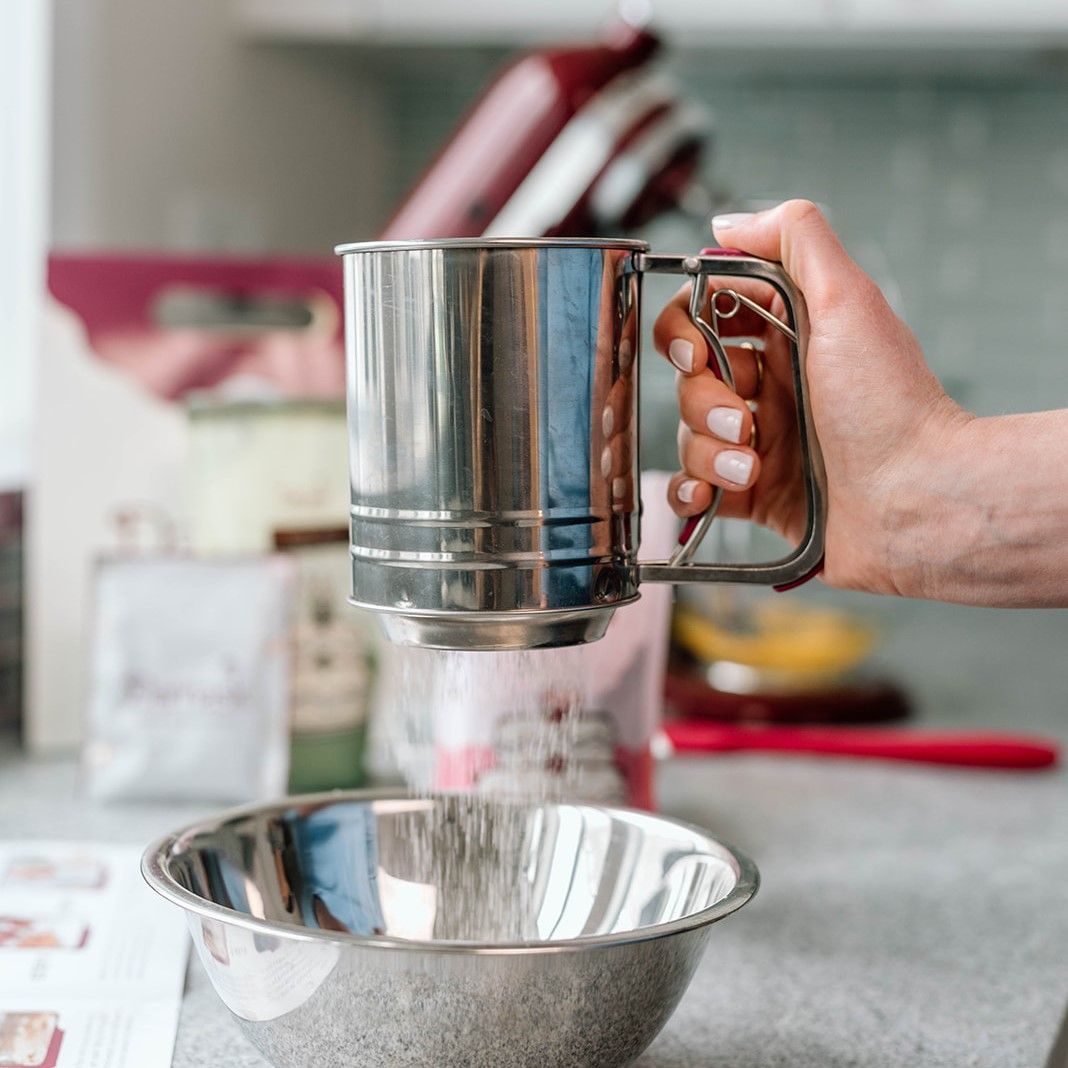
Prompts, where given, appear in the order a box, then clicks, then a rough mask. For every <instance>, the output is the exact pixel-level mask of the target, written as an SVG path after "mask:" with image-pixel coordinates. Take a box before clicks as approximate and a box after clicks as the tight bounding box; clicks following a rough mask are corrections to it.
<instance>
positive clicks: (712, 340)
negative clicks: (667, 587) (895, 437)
mask: <svg viewBox="0 0 1068 1068" xmlns="http://www.w3.org/2000/svg"><path fill="white" fill-rule="evenodd" d="M636 267H637V270H639V271H641V272H644V273H648V274H684V275H688V276H689V277H690V278H691V279H692V287H691V295H690V307H689V313H690V318H691V319H692V320H693V323H694V325H695V326H696V327H697V329H698V330H699V331H700V333H701V336H702V338H704V340H705V343H706V344H707V345H708V349H709V352H710V353H711V357H712V359H711V361H710V367H711V369H712V371H713V373H714V374H715V375H716V377H717V378H720V379H721V380H722V381H724V382H726V383H727V385H728V386H730V387H731V388H733V387H734V376H733V374H732V372H731V366H730V361H729V360H728V358H727V353H726V350H725V348H724V346H723V342H722V340H721V339H720V337H719V334H718V332H717V331H716V330H715V328H714V327H713V326H712V324H711V323H709V322H708V321H707V320H706V319H705V318H704V316H703V315H702V307H703V304H704V296H705V290H706V289H707V285H706V282H707V279H708V278H710V277H712V276H717V277H727V278H731V277H734V278H753V279H756V280H758V281H762V282H766V283H767V284H768V285H770V286H771V287H772V288H773V289H774V290H775V291H776V292H777V293H778V294H779V296H780V297H781V298H782V300H783V304H784V305H785V308H786V313H785V319H786V321H785V323H779V322H778V321H777V320H773V319H772V318H771V317H770V316H769V315H768V314H767V313H765V312H763V311H760V314H763V315H764V317H765V318H767V319H769V321H772V322H775V325H776V326H777V327H778V328H779V329H780V330H781V331H782V332H783V333H784V334H785V335H786V337H787V341H788V344H789V348H790V362H791V366H792V369H793V381H794V398H795V404H796V408H797V426H798V431H799V434H800V447H801V463H802V469H803V478H804V485H805V499H806V513H807V520H806V524H805V533H804V535H803V537H802V539H801V543H800V544H799V545H798V546H797V547H796V548H795V549H794V550H793V551H792V552H791V553H790V554H789V555H788V556H786V557H785V558H784V559H782V560H776V561H773V562H770V563H761V564H695V563H691V562H690V557H691V556H692V555H693V552H694V550H695V549H696V548H697V546H698V545H699V544H700V543H701V541H702V540H703V538H704V536H705V535H706V534H707V533H708V529H709V527H710V526H711V523H712V519H713V517H714V516H715V513H716V509H717V508H718V507H719V504H720V501H721V500H722V497H723V491H722V490H721V489H719V488H718V487H717V488H714V490H713V496H712V504H711V505H710V507H709V508H708V509H707V510H706V511H705V512H704V513H703V514H702V515H700V516H696V517H694V518H692V519H691V520H689V521H688V522H687V523H686V525H685V527H684V529H683V532H682V536H681V538H680V545H679V548H678V549H677V550H676V552H675V553H674V554H673V556H672V557H671V558H670V559H669V560H655V561H643V562H640V563H639V568H640V581H642V582H672V583H680V582H743V583H750V584H755V585H763V586H774V587H775V588H776V589H791V588H792V587H794V586H798V585H800V584H801V583H802V582H806V581H807V580H808V579H810V578H812V576H813V575H815V574H817V573H818V572H819V571H820V569H821V568H822V566H823V545H824V531H825V526H826V476H825V474H824V470H823V458H822V456H821V454H820V448H819V442H818V441H817V439H816V434H815V430H814V428H813V425H812V412H811V407H810V404H809V397H808V385H807V380H806V375H805V358H806V350H807V343H808V317H807V313H806V310H805V301H804V297H803V296H802V295H801V291H800V290H799V289H798V288H797V286H796V285H795V284H794V282H793V279H791V278H790V276H789V275H788V274H787V273H786V271H785V270H784V269H783V267H782V265H781V264H779V263H773V262H772V261H770V260H762V259H759V258H758V257H756V256H750V255H748V254H747V253H743V252H739V251H737V250H735V249H705V250H703V251H702V253H701V254H700V255H699V256H664V255H659V254H657V253H651V252H647V253H639V254H638V255H637V256H636Z"/></svg>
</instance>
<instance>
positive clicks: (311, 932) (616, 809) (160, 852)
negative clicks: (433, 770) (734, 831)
mask: <svg viewBox="0 0 1068 1068" xmlns="http://www.w3.org/2000/svg"><path fill="white" fill-rule="evenodd" d="M441 796H442V795H440V794H438V795H434V794H431V795H417V794H411V793H409V792H407V791H405V790H403V789H392V790H391V789H388V788H384V789H370V790H328V791H324V792H321V793H312V794H295V795H292V796H288V797H283V798H279V799H276V800H273V801H267V802H254V803H252V804H247V805H239V806H237V807H235V808H229V809H226V810H225V811H223V812H220V813H219V814H217V815H216V816H213V817H210V818H208V819H203V820H198V821H196V822H195V823H191V824H188V825H187V826H185V827H183V828H181V829H180V830H178V831H175V832H174V833H172V834H166V835H163V836H161V837H159V838H157V839H156V840H155V841H153V842H152V843H151V844H150V845H149V846H148V847H147V848H146V849H145V851H144V853H143V854H142V857H141V875H142V878H143V879H144V880H145V882H146V883H147V884H148V885H149V887H150V888H151V889H152V890H153V891H155V892H156V893H157V894H159V895H160V897H162V898H164V899H165V900H167V901H170V902H171V903H172V904H174V905H177V906H179V907H180V908H182V909H184V910H185V911H186V912H187V913H192V914H194V915H198V916H201V917H204V918H207V919H212V920H216V921H218V922H220V923H224V924H230V925H232V926H234V927H241V928H244V929H245V930H250V931H254V932H257V933H260V934H265V935H271V936H274V937H276V938H277V937H285V938H290V939H293V940H296V941H301V942H326V943H330V944H332V945H335V946H338V947H346V948H354V947H358V948H361V949H370V950H408V951H413V950H414V951H419V952H428V953H446V954H455V953H459V954H477V955H486V956H494V955H497V956H508V955H516V954H532V953H533V954H542V953H568V952H577V951H581V950H584V949H590V948H593V947H596V946H622V945H630V944H634V943H638V942H649V941H653V940H655V939H659V938H668V937H671V936H672V935H677V934H682V933H683V932H686V931H692V930H695V929H697V928H699V927H705V926H708V925H709V924H713V923H716V922H717V921H718V920H721V919H723V918H724V917H725V916H729V915H730V914H731V913H732V912H736V911H737V910H738V909H740V908H741V907H742V906H743V905H744V904H746V903H747V902H748V901H749V900H751V899H752V897H753V896H754V895H755V894H756V892H757V890H758V889H759V887H760V872H759V871H758V869H757V866H756V864H754V863H753V861H752V860H750V859H749V857H748V856H746V854H745V853H743V852H742V851H741V850H739V849H737V848H736V847H734V846H732V845H729V844H728V843H726V842H724V841H723V840H722V839H720V838H716V837H714V836H713V835H712V834H710V833H709V832H708V831H707V830H705V829H704V828H703V827H699V826H697V825H696V824H693V823H688V822H686V821H684V820H678V819H674V818H673V817H670V816H662V815H660V814H659V813H655V812H649V811H646V810H643V809H636V808H627V807H624V806H620V805H597V804H589V803H587V802H583V801H566V800H563V801H548V802H533V804H539V805H540V804H545V805H557V804H559V805H576V806H579V807H582V808H587V809H593V810H596V811H600V812H606V813H619V814H621V815H638V816H643V817H646V818H651V819H655V820H659V821H661V822H663V823H667V824H670V825H672V826H675V827H678V828H680V829H682V830H685V831H689V832H690V833H691V834H697V835H699V836H700V837H701V838H703V839H705V841H706V842H707V843H708V844H709V845H710V846H711V847H712V848H711V849H710V852H711V853H712V854H713V855H716V856H718V857H719V859H721V860H724V861H726V862H727V863H728V865H730V866H731V867H732V868H733V869H734V871H735V876H736V878H735V883H734V886H733V887H732V889H731V891H730V892H729V893H728V894H727V895H726V896H725V897H723V898H721V899H720V900H719V901H717V902H715V903H714V904H712V905H708V906H706V907H705V908H703V909H700V910H699V911H697V912H693V913H691V914H690V915H688V916H680V917H679V918H678V919H675V920H670V921H668V922H667V923H658V924H652V925H650V926H649V927H636V928H633V929H632V930H629V931H619V932H614V933H609V934H600V935H580V936H579V937H577V938H567V939H560V940H558V941H547V942H543V941H534V940H532V941H511V942H487V941H477V940H473V941H459V940H457V941H434V940H419V939H407V938H397V937H395V936H389V935H359V934H352V933H347V932H337V931H324V930H320V929H318V928H314V927H303V926H301V925H300V924H296V923H289V922H287V921H284V920H265V919H260V918H259V917H257V916H250V915H249V914H248V913H244V912H238V911H237V910H236V909H232V908H228V907H227V906H225V905H219V904H217V903H216V902H214V901H208V900H207V899H205V898H202V897H199V896H198V895H197V894H194V893H193V892H192V891H190V890H187V889H185V887H183V886H181V885H180V884H179V883H178V882H177V881H176V880H175V878H174V877H173V876H172V875H171V873H170V870H169V868H168V861H169V860H170V858H171V856H172V855H174V852H175V849H176V847H179V846H181V845H182V844H183V843H188V842H189V841H190V840H192V839H193V838H195V837H196V836H197V835H200V834H204V833H206V832H209V831H212V830H217V829H219V828H220V827H222V826H223V825H225V824H227V823H231V822H233V821H235V820H238V819H243V818H245V817H248V816H251V815H265V814H268V813H271V812H277V811H281V810H283V809H285V808H292V807H294V806H296V805H309V804H320V803H323V802H345V801H368V802H374V801H397V802H416V803H426V804H433V803H435V802H436V801H437V800H439V799H440V797H441ZM499 803H500V804H504V805H507V804H517V805H521V804H524V802H510V801H508V800H507V799H503V800H501V801H500V802H499Z"/></svg>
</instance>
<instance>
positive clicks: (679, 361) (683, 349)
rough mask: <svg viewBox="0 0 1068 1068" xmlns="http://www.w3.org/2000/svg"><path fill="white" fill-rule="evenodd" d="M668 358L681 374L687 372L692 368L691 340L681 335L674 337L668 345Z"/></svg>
mask: <svg viewBox="0 0 1068 1068" xmlns="http://www.w3.org/2000/svg"><path fill="white" fill-rule="evenodd" d="M668 359H669V360H671V362H672V363H673V364H674V365H675V366H676V367H677V368H678V369H679V370H680V371H682V372H683V374H689V373H690V372H691V371H692V370H693V342H692V341H687V340H685V338H681V337H677V338H675V340H674V341H672V342H671V344H670V345H668Z"/></svg>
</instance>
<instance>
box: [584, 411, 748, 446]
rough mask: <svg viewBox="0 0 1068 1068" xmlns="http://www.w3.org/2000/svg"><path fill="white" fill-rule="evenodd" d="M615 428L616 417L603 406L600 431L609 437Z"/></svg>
mask: <svg viewBox="0 0 1068 1068" xmlns="http://www.w3.org/2000/svg"><path fill="white" fill-rule="evenodd" d="M615 428H616V417H615V415H614V414H613V413H612V409H611V408H605V410H604V411H603V412H601V433H602V434H603V435H604V436H605V437H606V438H610V437H611V436H612V431H613V430H615ZM734 440H735V441H737V440H738V439H737V438H735V439H734Z"/></svg>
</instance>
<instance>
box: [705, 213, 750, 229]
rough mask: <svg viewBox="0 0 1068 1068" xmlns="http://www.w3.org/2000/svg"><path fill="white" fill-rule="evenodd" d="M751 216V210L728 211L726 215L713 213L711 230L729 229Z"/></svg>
mask: <svg viewBox="0 0 1068 1068" xmlns="http://www.w3.org/2000/svg"><path fill="white" fill-rule="evenodd" d="M752 217H753V212H751V211H730V212H727V214H726V215H714V216H713V217H712V229H713V230H730V229H733V228H734V227H735V226H741V225H742V223H744V222H745V221H746V220H747V219H751V218H752Z"/></svg>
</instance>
